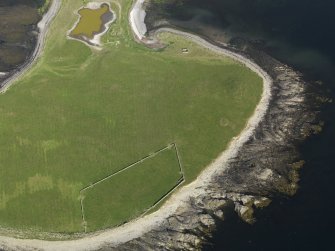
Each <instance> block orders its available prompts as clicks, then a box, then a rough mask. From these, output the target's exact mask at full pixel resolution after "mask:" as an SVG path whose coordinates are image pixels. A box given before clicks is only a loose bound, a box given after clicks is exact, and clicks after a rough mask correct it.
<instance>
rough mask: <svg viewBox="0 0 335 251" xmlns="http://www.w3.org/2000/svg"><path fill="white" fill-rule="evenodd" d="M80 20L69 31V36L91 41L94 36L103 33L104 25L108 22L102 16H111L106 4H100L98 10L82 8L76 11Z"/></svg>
mask: <svg viewBox="0 0 335 251" xmlns="http://www.w3.org/2000/svg"><path fill="white" fill-rule="evenodd" d="M78 13H79V15H80V20H79V22H78V24H77V25H76V27H75V28H74V29H73V30H72V31H71V33H70V36H72V37H75V38H79V37H84V38H86V39H93V38H94V35H96V34H98V33H101V32H103V31H104V26H105V23H107V22H108V21H110V18H107V19H108V20H106V18H104V16H106V15H107V16H112V12H111V11H110V9H109V6H108V4H102V5H101V6H100V8H98V9H90V8H82V9H80V10H79V11H78Z"/></svg>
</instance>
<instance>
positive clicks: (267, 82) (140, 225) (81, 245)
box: [0, 0, 272, 251]
mask: <svg viewBox="0 0 335 251" xmlns="http://www.w3.org/2000/svg"><path fill="white" fill-rule="evenodd" d="M54 1H57V2H58V0H54ZM143 2H144V1H143V0H138V1H137V2H136V3H135V4H134V5H133V9H132V11H131V12H130V17H129V22H130V25H131V27H132V29H133V32H134V34H135V36H136V37H137V39H139V40H141V41H143V39H145V33H146V28H144V27H143V25H144V26H145V24H144V18H143V15H144V17H145V13H144V14H143V9H142V8H141V6H142V4H143ZM138 22H140V23H138ZM157 32H158V33H159V32H171V33H174V34H177V35H180V36H183V37H185V38H187V39H190V40H192V41H194V42H195V43H197V44H200V45H202V46H204V47H206V48H208V49H209V50H212V51H214V52H216V53H218V54H221V55H224V56H227V57H230V58H232V59H234V60H236V61H238V62H240V63H242V64H244V65H246V66H247V67H249V68H250V69H251V70H252V71H254V72H255V73H257V74H258V75H259V76H260V77H261V78H262V79H263V83H264V88H263V94H262V97H261V101H260V103H259V104H258V105H257V107H256V110H255V112H254V114H253V116H252V117H251V118H250V119H249V121H248V123H247V125H246V127H245V129H244V130H243V131H242V132H241V134H240V135H239V136H238V137H235V138H234V139H233V140H232V141H231V143H230V145H229V147H228V149H227V150H226V151H224V152H223V153H222V154H221V155H220V156H219V157H218V158H217V159H216V160H215V161H213V163H211V164H210V165H209V166H208V167H207V168H206V169H205V170H204V171H203V172H202V173H201V174H200V175H199V177H198V178H197V179H196V180H195V181H194V182H192V183H191V184H189V185H187V186H184V187H182V188H180V189H179V190H178V191H176V192H175V193H174V194H173V195H172V196H171V197H170V198H169V199H168V201H167V202H166V203H164V205H163V206H162V207H161V208H160V209H159V210H158V211H156V212H154V213H152V214H149V215H146V216H144V217H141V218H138V219H135V220H133V221H131V222H129V223H127V224H124V225H122V226H120V227H117V228H114V229H110V230H106V231H102V232H98V233H95V234H92V235H90V236H86V237H84V238H82V239H79V240H72V241H57V242H56V241H42V240H21V239H15V238H10V237H0V248H1V247H2V248H5V249H6V247H7V248H8V247H12V248H13V249H14V250H15V248H17V249H19V248H21V249H24V250H55V251H56V250H57V251H59V250H72V251H75V250H97V249H99V248H101V247H103V246H105V245H106V244H108V245H109V246H117V245H119V244H122V243H125V242H127V241H130V240H132V239H135V238H137V237H140V236H142V235H143V234H145V233H147V232H149V231H150V230H152V229H154V228H155V227H157V226H159V225H160V224H162V223H163V222H164V221H165V220H166V219H167V217H169V216H171V215H172V214H174V213H175V212H176V210H177V209H178V208H179V207H182V206H183V205H186V203H187V201H188V200H189V198H190V197H192V196H196V195H199V194H203V193H205V192H206V191H205V189H206V187H207V186H208V184H210V183H211V180H212V178H213V177H215V176H216V174H217V173H222V172H223V171H224V170H225V169H226V168H227V167H228V165H229V160H230V159H231V158H233V157H235V156H236V155H237V154H238V151H239V149H240V148H241V147H242V146H243V145H244V144H245V143H246V141H247V140H248V139H249V138H250V137H252V136H253V134H254V131H255V129H256V127H257V125H258V124H259V123H260V121H261V120H262V119H263V117H264V115H265V113H266V111H267V109H268V107H269V102H270V99H271V89H270V88H271V85H272V79H271V77H270V76H269V75H268V74H267V73H266V72H265V71H264V70H263V69H262V68H261V67H259V66H258V65H257V64H255V63H254V62H252V61H251V60H249V59H247V58H245V57H243V56H241V55H239V54H237V53H234V52H231V51H229V50H226V49H222V48H220V47H217V46H215V45H213V44H211V43H209V42H207V41H206V40H204V39H202V38H201V37H199V36H196V35H193V34H189V33H186V32H181V31H178V30H175V29H160V30H158V31H157Z"/></svg>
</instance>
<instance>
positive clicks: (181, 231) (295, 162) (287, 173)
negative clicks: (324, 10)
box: [99, 45, 324, 250]
mask: <svg viewBox="0 0 335 251" xmlns="http://www.w3.org/2000/svg"><path fill="white" fill-rule="evenodd" d="M221 47H222V45H221ZM223 47H225V49H228V50H231V51H234V52H237V53H239V54H241V55H243V56H245V57H247V58H250V59H251V60H252V61H254V62H255V63H256V64H258V65H260V66H261V67H262V68H263V69H264V70H265V71H266V72H267V73H268V74H269V75H270V76H271V77H272V79H273V84H272V90H271V91H272V99H271V102H270V107H269V109H268V110H267V112H266V115H265V117H264V119H263V121H262V122H261V123H260V124H259V126H258V127H257V129H256V132H255V135H254V136H253V137H252V138H251V139H249V141H248V142H247V143H246V144H245V145H244V146H243V147H242V148H241V149H240V151H239V154H238V157H236V158H234V159H232V160H231V161H230V163H229V168H228V169H227V170H225V171H223V172H222V173H218V174H217V176H216V177H215V178H214V179H213V180H212V183H211V184H210V185H209V186H208V187H206V193H205V194H200V195H198V196H196V197H191V198H190V199H189V201H188V202H187V203H186V204H184V205H182V206H181V207H179V208H178V210H177V211H176V213H174V214H173V215H171V216H170V217H169V218H168V219H167V220H166V221H165V222H164V224H161V225H160V226H159V227H158V228H156V229H154V230H152V231H150V232H148V233H146V234H144V235H143V236H141V237H140V238H137V239H134V240H132V241H129V242H127V243H125V244H122V245H119V246H117V247H112V246H106V247H104V248H101V249H99V250H114V248H115V249H117V250H150V249H153V250H201V248H202V246H203V245H204V244H206V243H207V242H208V240H209V239H210V238H211V236H212V233H213V231H215V228H216V225H217V223H218V222H220V221H223V220H224V216H225V212H226V211H228V210H235V211H236V212H237V214H238V215H239V216H240V217H241V218H242V219H243V220H244V221H246V222H248V223H253V222H254V221H255V219H254V216H253V213H254V210H257V209H258V208H262V207H266V206H267V205H269V204H270V202H271V198H272V197H274V196H292V195H293V194H294V193H295V192H296V190H297V188H298V184H297V183H298V180H299V169H300V168H301V167H302V166H303V161H302V160H301V159H300V156H299V151H298V146H299V144H300V143H302V142H303V141H304V140H305V139H306V138H307V137H309V136H310V135H311V134H314V133H318V132H319V131H320V130H321V128H322V124H321V123H320V121H319V119H318V114H319V107H320V105H321V104H322V102H324V100H323V99H322V98H320V97H321V96H322V95H321V94H317V93H316V90H315V88H316V86H317V84H316V83H308V82H306V81H305V80H304V78H303V76H302V75H301V74H300V73H299V72H296V71H295V70H293V69H292V68H290V67H289V66H287V65H284V64H282V63H280V62H279V61H277V60H275V59H274V58H272V57H270V56H269V55H267V54H265V53H264V52H261V51H259V50H257V49H256V48H253V47H252V46H249V47H247V49H246V48H245V47H243V48H244V49H241V48H238V46H236V45H235V46H223Z"/></svg>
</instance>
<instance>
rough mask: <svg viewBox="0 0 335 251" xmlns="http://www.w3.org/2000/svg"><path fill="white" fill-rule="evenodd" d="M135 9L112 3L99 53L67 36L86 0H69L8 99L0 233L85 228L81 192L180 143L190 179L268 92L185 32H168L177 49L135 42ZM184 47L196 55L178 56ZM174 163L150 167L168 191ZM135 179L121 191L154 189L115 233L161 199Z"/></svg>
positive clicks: (0, 137) (0, 119)
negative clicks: (131, 17)
mask: <svg viewBox="0 0 335 251" xmlns="http://www.w3.org/2000/svg"><path fill="white" fill-rule="evenodd" d="M131 2H132V1H130V0H122V1H121V0H120V1H119V3H120V4H121V7H122V8H121V10H120V8H119V7H118V5H116V4H115V2H114V3H113V4H112V7H113V9H114V11H115V12H116V13H117V18H118V19H117V21H116V22H115V23H114V24H112V27H111V29H110V31H109V32H108V33H107V34H106V35H105V36H104V38H103V40H104V48H103V50H101V51H96V50H92V49H90V48H89V47H88V46H86V45H85V44H83V43H81V42H78V41H74V40H68V39H66V33H67V31H68V30H69V29H70V28H71V27H72V26H73V24H74V23H75V22H76V20H77V18H78V17H77V15H75V14H74V13H75V11H76V10H77V9H79V8H80V7H81V6H82V1H81V0H64V1H63V5H62V8H61V11H60V13H59V14H58V16H57V17H56V19H55V21H54V22H53V24H52V26H51V28H50V32H49V35H48V37H47V41H46V46H45V51H44V54H43V56H42V57H41V58H40V60H39V61H38V63H37V64H36V65H35V66H34V67H33V69H32V70H30V71H29V72H28V73H27V74H26V75H25V76H24V77H23V78H22V79H21V80H19V81H18V82H17V83H16V84H15V85H13V87H11V88H10V89H9V90H8V91H7V92H6V93H5V94H2V95H0V226H1V227H2V228H8V229H15V230H29V231H30V233H33V232H35V231H45V232H64V233H73V232H81V231H83V227H82V218H81V209H80V194H79V191H80V190H81V189H82V188H83V187H85V186H87V185H89V184H90V183H92V182H93V181H96V180H99V179H101V178H103V177H106V176H107V175H109V174H111V173H113V172H115V171H117V170H120V168H122V167H124V166H126V165H128V164H129V163H133V162H136V161H137V160H139V159H141V158H142V157H143V156H147V155H148V154H150V153H152V152H154V151H156V150H157V149H161V148H163V147H165V146H167V145H168V144H170V143H174V142H175V143H176V144H177V145H178V147H179V152H180V157H181V162H182V165H183V167H184V171H185V178H186V182H191V181H192V180H194V179H195V178H196V177H197V175H198V174H199V173H200V172H201V170H203V169H204V168H205V167H206V166H207V165H208V164H210V163H211V162H212V161H213V160H214V159H215V158H216V157H217V156H218V155H219V154H220V153H221V152H222V151H224V150H225V149H226V147H227V145H228V143H229V142H230V141H231V139H232V137H234V136H236V135H238V134H239V133H240V132H241V130H242V129H243V128H244V126H245V124H246V122H247V120H248V118H249V117H250V116H251V115H252V114H253V112H254V109H255V107H256V105H257V103H258V102H259V100H260V97H261V93H262V80H261V78H260V77H258V76H257V75H256V74H255V73H253V72H252V71H250V70H249V69H248V68H246V67H245V66H242V65H241V64H239V63H236V62H234V61H232V60H230V59H227V58H223V57H220V56H217V55H215V54H213V53H212V52H209V51H208V50H206V49H203V48H201V47H200V46H197V45H195V44H193V43H192V42H189V41H186V40H184V39H182V38H180V37H177V36H173V35H166V34H165V35H162V39H163V40H164V41H165V42H166V43H167V44H169V47H168V48H167V49H165V50H163V51H154V50H151V49H148V48H145V47H144V46H143V45H140V44H137V43H136V42H134V41H133V37H132V34H131V32H130V27H129V25H128V11H129V8H130V6H131ZM184 47H187V48H189V53H188V54H183V53H181V49H182V48H184ZM172 162H173V161H172ZM171 165H174V164H173V163H169V162H168V161H162V163H161V165H159V166H158V164H157V167H156V168H160V169H161V170H162V172H159V171H158V169H156V171H155V172H154V173H151V172H150V171H148V173H149V174H150V175H156V176H157V178H158V179H160V180H161V183H162V187H163V188H164V189H163V190H164V191H165V188H166V187H168V186H170V185H171V184H172V183H171V180H170V179H168V178H167V179H162V176H163V177H164V176H165V175H167V176H169V175H170V176H171V175H172V176H173V175H175V174H176V173H173V172H175V169H174V168H170V167H171ZM169 168H170V169H169ZM133 170H134V169H133ZM166 170H171V173H169V174H167V173H166ZM177 174H178V173H177ZM127 175H130V176H131V172H129V174H127ZM133 175H134V177H130V176H129V182H121V183H118V185H117V189H118V191H116V190H115V189H116V188H113V193H117V192H120V194H122V193H123V192H124V191H129V193H131V191H130V190H129V186H130V185H131V183H132V182H136V184H137V185H139V184H142V186H143V189H145V191H148V192H147V194H144V195H143V194H142V195H141V196H140V198H139V200H138V201H136V203H137V204H138V205H140V206H139V208H140V210H138V208H137V207H134V204H133V203H134V201H132V202H131V203H130V202H129V203H128V202H127V201H124V202H123V203H122V204H120V205H118V210H127V212H128V213H127V214H125V216H124V219H122V217H119V218H118V221H110V223H111V225H110V226H113V224H117V223H121V222H123V221H127V220H129V219H128V217H129V216H130V215H131V216H132V217H134V216H136V213H138V212H142V211H143V210H144V209H146V208H147V207H148V203H147V201H150V198H152V196H154V198H156V194H154V195H153V194H150V190H151V189H150V188H151V186H152V184H151V183H150V182H147V181H146V179H143V180H142V177H144V176H143V175H142V174H141V175H140V176H137V175H136V172H134V173H133ZM127 177H128V176H127ZM115 178H116V177H115ZM124 179H126V178H124ZM127 179H128V178H127ZM177 180H178V179H177V178H176V182H177ZM164 182H166V183H164ZM146 186H148V187H146ZM155 192H156V191H155ZM129 196H132V195H131V194H130V195H129ZM143 196H147V197H148V198H149V199H148V200H145V199H143ZM135 199H136V198H135ZM104 203H105V200H104ZM106 203H108V201H106ZM149 204H150V203H149ZM110 210H112V209H111V208H110ZM131 210H133V211H131ZM113 212H116V211H113ZM93 217H94V215H93V214H92V215H90V218H92V219H93ZM97 217H98V216H97ZM97 222H100V221H99V220H97ZM104 227H107V226H106V225H105V224H102V223H101V225H99V224H98V225H96V226H95V227H94V229H99V228H104Z"/></svg>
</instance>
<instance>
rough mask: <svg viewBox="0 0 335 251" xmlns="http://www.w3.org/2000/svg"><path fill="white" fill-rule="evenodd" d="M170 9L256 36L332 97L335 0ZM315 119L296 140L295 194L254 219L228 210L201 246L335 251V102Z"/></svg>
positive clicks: (208, 2)
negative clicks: (315, 125)
mask: <svg viewBox="0 0 335 251" xmlns="http://www.w3.org/2000/svg"><path fill="white" fill-rule="evenodd" d="M199 10H201V11H199ZM176 13H177V14H176V18H180V20H182V17H183V18H184V21H185V20H190V19H194V17H196V16H197V15H198V17H197V18H195V19H196V20H197V22H202V23H204V24H205V25H207V26H208V27H210V26H212V27H215V28H216V29H217V30H221V31H225V32H226V33H227V34H229V35H230V36H232V35H236V36H239V37H241V38H245V39H250V40H253V41H257V43H259V44H260V45H261V47H262V48H263V49H264V50H266V51H267V52H268V53H269V54H271V55H272V56H274V57H275V58H277V59H279V60H281V61H282V62H284V63H287V64H289V65H290V66H292V67H294V68H295V69H298V70H300V71H301V72H302V73H303V74H304V76H305V78H306V79H309V80H312V81H317V80H319V81H322V82H323V85H321V86H320V88H321V89H323V90H322V91H324V92H325V93H326V95H328V96H329V97H332V98H333V99H334V101H335V28H334V26H335V1H334V0H202V1H200V0H188V1H185V2H184V5H183V6H182V7H180V8H179V9H178V12H176ZM199 13H200V14H199ZM321 118H322V120H323V121H324V122H325V126H324V128H323V131H322V133H321V134H319V135H317V136H313V137H312V138H310V139H309V140H307V141H306V142H305V143H303V144H302V145H301V146H300V150H301V153H302V158H303V159H304V160H305V161H306V165H305V166H304V168H303V169H302V171H301V180H300V182H299V190H298V192H297V194H296V195H295V196H294V197H292V198H274V200H273V203H272V204H271V206H270V207H268V208H266V209H263V210H261V211H258V212H257V213H256V217H257V222H256V223H255V224H254V225H248V224H246V223H244V222H242V221H241V220H240V219H239V218H238V217H237V216H236V215H234V214H232V215H230V216H228V217H227V219H226V221H225V222H224V223H222V224H221V225H220V226H219V228H218V230H217V232H216V233H215V235H214V238H213V240H211V241H210V242H211V243H210V244H209V245H208V246H207V247H206V250H218V251H221V250H248V251H251V250H304V251H306V250H335V245H334V237H335V228H334V227H335V195H334V193H335V103H331V104H327V105H324V106H323V107H322V113H321Z"/></svg>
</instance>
